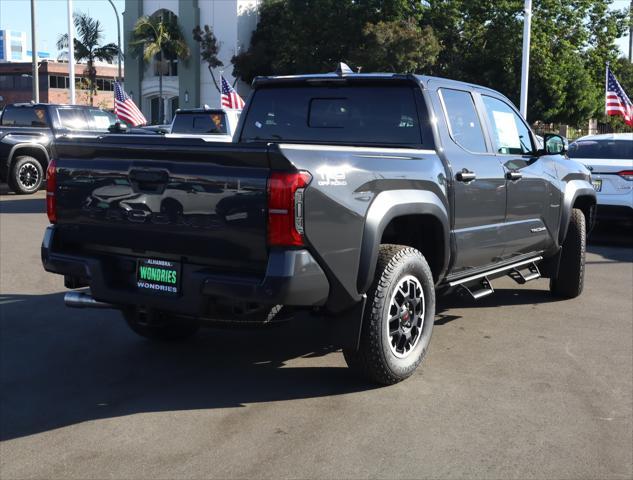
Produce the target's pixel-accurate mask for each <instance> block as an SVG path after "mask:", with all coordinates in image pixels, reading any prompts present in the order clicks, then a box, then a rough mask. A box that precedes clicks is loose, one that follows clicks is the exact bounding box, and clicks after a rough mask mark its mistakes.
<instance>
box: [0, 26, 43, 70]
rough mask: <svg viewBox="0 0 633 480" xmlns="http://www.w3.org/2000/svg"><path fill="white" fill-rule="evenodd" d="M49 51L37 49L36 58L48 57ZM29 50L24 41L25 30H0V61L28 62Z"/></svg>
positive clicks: (29, 58) (29, 57) (29, 59)
mask: <svg viewBox="0 0 633 480" xmlns="http://www.w3.org/2000/svg"><path fill="white" fill-rule="evenodd" d="M50 56H51V54H50V53H49V52H44V51H38V52H37V57H38V60H44V59H48V58H50ZM30 61H31V50H30V49H29V46H28V45H27V43H26V32H17V31H15V30H8V29H7V30H0V62H30Z"/></svg>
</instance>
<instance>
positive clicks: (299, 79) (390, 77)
mask: <svg viewBox="0 0 633 480" xmlns="http://www.w3.org/2000/svg"><path fill="white" fill-rule="evenodd" d="M319 81H324V82H328V81H330V82H353V83H356V82H359V83H362V82H385V81H394V82H398V81H399V82H402V81H413V82H415V83H417V84H418V85H420V86H421V87H422V88H427V86H428V84H429V83H430V82H435V81H436V82H439V83H442V84H445V85H448V86H454V87H461V88H464V87H467V88H469V89H479V90H483V91H489V92H491V93H495V94H499V92H497V91H496V90H493V89H491V88H488V87H484V86H481V85H476V84H474V83H468V82H462V81H459V80H451V79H449V78H443V77H434V76H431V75H414V74H408V73H380V72H377V73H344V72H330V73H315V74H306V75H280V76H270V77H256V78H255V79H254V80H253V84H252V85H253V88H256V87H257V86H261V85H269V84H274V83H303V82H307V83H311V82H315V83H316V82H319Z"/></svg>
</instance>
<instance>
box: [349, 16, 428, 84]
mask: <svg viewBox="0 0 633 480" xmlns="http://www.w3.org/2000/svg"><path fill="white" fill-rule="evenodd" d="M411 45H416V46H417V48H411ZM439 51H440V45H439V43H438V42H437V40H436V38H435V36H434V35H433V30H432V29H431V28H430V27H428V26H427V27H424V28H421V27H420V25H419V24H418V23H417V22H416V21H415V20H413V19H409V20H393V21H390V22H382V21H381V22H378V23H367V24H366V25H365V28H363V36H362V43H361V46H360V47H359V49H358V50H357V51H355V52H353V53H352V54H351V61H352V62H353V63H354V64H356V65H359V66H362V68H363V69H364V70H366V71H370V72H373V71H380V70H386V71H389V72H400V73H413V72H421V71H424V70H425V69H426V68H427V67H429V66H431V65H432V64H433V63H434V62H435V61H436V59H437V55H438V53H439Z"/></svg>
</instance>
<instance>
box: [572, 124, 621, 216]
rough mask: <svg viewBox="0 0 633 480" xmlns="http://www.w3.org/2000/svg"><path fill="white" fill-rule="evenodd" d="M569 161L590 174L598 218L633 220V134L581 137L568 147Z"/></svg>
mask: <svg viewBox="0 0 633 480" xmlns="http://www.w3.org/2000/svg"><path fill="white" fill-rule="evenodd" d="M569 158H573V159H574V160H576V161H578V162H580V163H583V164H585V165H586V166H587V168H589V170H590V171H591V179H592V183H593V187H594V189H595V190H596V193H597V197H598V218H599V219H610V220H632V219H633V133H610V134H603V135H589V136H585V137H581V138H579V139H578V140H576V141H575V142H573V143H572V144H571V145H570V146H569Z"/></svg>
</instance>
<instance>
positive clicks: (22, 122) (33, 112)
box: [0, 107, 48, 127]
mask: <svg viewBox="0 0 633 480" xmlns="http://www.w3.org/2000/svg"><path fill="white" fill-rule="evenodd" d="M0 124H1V125H4V126H7V127H48V120H47V119H46V110H45V109H44V108H38V107H15V108H12V107H8V108H6V109H5V110H4V114H3V115H2V122H1V123H0Z"/></svg>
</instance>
